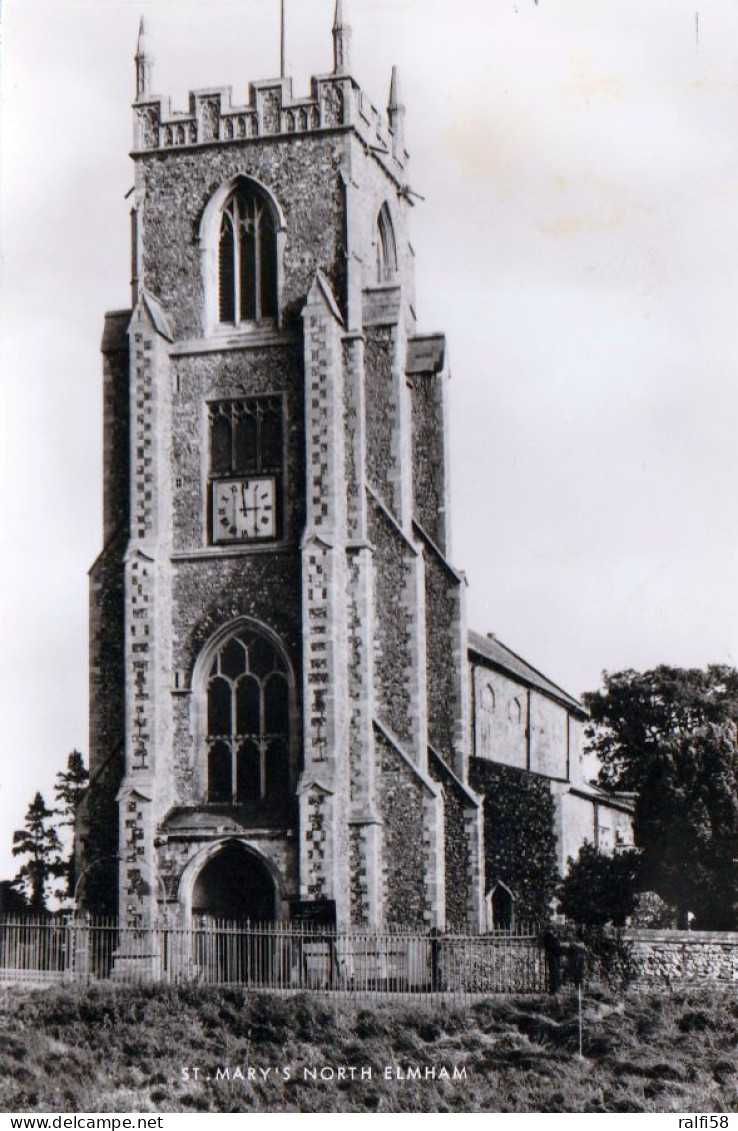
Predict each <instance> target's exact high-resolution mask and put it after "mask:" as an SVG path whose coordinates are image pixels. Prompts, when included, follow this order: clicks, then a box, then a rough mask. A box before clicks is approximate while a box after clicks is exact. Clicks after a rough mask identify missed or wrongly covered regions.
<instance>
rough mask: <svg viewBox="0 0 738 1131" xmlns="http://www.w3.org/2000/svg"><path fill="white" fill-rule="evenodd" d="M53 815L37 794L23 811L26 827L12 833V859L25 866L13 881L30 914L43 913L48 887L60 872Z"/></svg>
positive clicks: (59, 855) (59, 852)
mask: <svg viewBox="0 0 738 1131" xmlns="http://www.w3.org/2000/svg"><path fill="white" fill-rule="evenodd" d="M54 816H55V812H54V810H53V809H48V808H47V806H46V802H45V801H44V799H43V797H42V796H41V794H40V793H37V794H36V796H35V797H34V799H33V801H32V802H31V804H30V805H29V806H28V809H27V811H26V823H25V825H24V827H23V828H22V829H17V830H16V831H15V832H14V833H13V856H25V857H26V859H25V862H24V863H23V864H22V865H21V867H20V869H19V870H18V874H17V876H16V877H15V879H14V880H13V886H14V887H16V888H17V889H18V890H19V891H21V892H22V893H23V894H24V896H25V898H26V900H27V903H28V908H29V910H31V911H36V912H38V911H45V910H46V900H47V896H48V884H49V883H50V881H51V880H52V879H53V878H54V877H56V876H59V875H60V874H61V872H62V870H63V868H64V865H63V863H62V860H61V842H60V840H59V835H58V833H57V831H56V829H55V828H54V826H53V824H52V823H51V822H52V819H53V817H54Z"/></svg>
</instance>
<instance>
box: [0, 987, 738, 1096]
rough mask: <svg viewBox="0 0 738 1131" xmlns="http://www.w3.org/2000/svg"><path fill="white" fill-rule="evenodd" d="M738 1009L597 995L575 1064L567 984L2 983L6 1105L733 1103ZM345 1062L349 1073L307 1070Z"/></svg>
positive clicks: (671, 996) (695, 998) (711, 995)
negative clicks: (330, 995) (506, 994)
mask: <svg viewBox="0 0 738 1131" xmlns="http://www.w3.org/2000/svg"><path fill="white" fill-rule="evenodd" d="M737 1022H738V1003H736V1000H735V998H734V997H733V996H732V995H729V994H728V993H726V992H725V991H717V990H712V991H709V992H707V991H700V992H698V991H684V992H674V993H660V994H655V993H649V994H643V995H639V994H637V993H635V992H628V993H626V994H625V995H624V996H622V997H620V998H618V997H617V996H616V995H613V994H611V993H605V992H599V991H598V992H591V993H588V994H586V995H585V1006H584V1059H583V1060H581V1061H580V1060H579V1059H578V1056H577V1043H578V1038H577V1003H576V997H575V996H573V995H571V994H566V995H563V996H562V997H560V998H558V999H552V998H550V997H536V998H522V997H520V998H498V999H490V1000H489V1001H487V1002H483V1003H480V1004H477V1005H474V1006H471V1007H468V1008H464V1009H452V1008H445V1007H440V1006H439V1007H435V1008H430V1007H408V1006H397V1005H387V1004H377V1005H372V1006H370V1007H363V1008H362V1007H358V1006H355V1005H347V1004H346V1003H335V1004H329V1003H326V1002H324V1001H320V1000H314V999H309V998H307V997H297V998H288V999H280V998H273V997H262V996H257V995H249V994H248V993H247V992H245V991H243V990H240V989H196V988H173V987H155V988H146V989H143V988H142V989H138V988H135V989H134V988H119V989H116V988H114V987H113V986H100V987H90V988H81V987H78V988H70V989H68V990H61V989H52V990H47V991H35V992H24V991H21V990H10V989H9V990H0V1109H1V1110H3V1111H5V1112H8V1111H11V1112H32V1111H53V1112H74V1111H93V1112H94V1111H112V1112H114V1111H139V1112H172V1111H216V1112H241V1111H270V1112H277V1111H430V1112H452V1111H492V1112H497V1111H505V1112H519V1111H534V1112H568V1111H572V1112H619V1111H657V1112H665V1111H709V1112H726V1111H736V1110H738V1077H737V1072H738V1056H737V1055H736V1048H735V1033H736V1023H737ZM340 1067H342V1068H343V1069H344V1076H345V1077H346V1078H344V1079H338V1078H337V1076H338V1074H337V1076H336V1078H334V1079H333V1080H327V1081H320V1080H317V1081H313V1080H312V1079H310V1078H309V1077H310V1070H313V1069H317V1070H318V1072H319V1071H320V1069H321V1068H323V1069H331V1068H332V1069H334V1070H337V1069H338V1068H340ZM352 1067H353V1069H354V1073H353V1074H354V1076H356V1077H357V1078H356V1079H353V1080H352V1079H351V1078H350V1077H351V1072H350V1069H351V1068H352ZM185 1068H186V1069H187V1070H188V1074H189V1078H188V1079H185V1078H184V1076H183V1072H182V1070H183V1069H185ZM195 1068H197V1069H198V1079H195V1078H194V1071H193V1070H194V1069H195ZM226 1068H227V1069H228V1071H229V1074H230V1077H231V1078H230V1079H226V1078H222V1079H220V1080H219V1079H217V1076H218V1074H219V1072H220V1074H221V1075H222V1074H223V1070H224V1069H226ZM249 1068H251V1069H252V1070H254V1071H255V1074H256V1076H257V1078H256V1079H253V1080H249V1079H248V1076H249V1073H248V1069H249ZM362 1068H363V1069H364V1075H365V1077H366V1073H367V1069H371V1078H370V1079H369V1078H364V1079H363V1080H362V1079H361V1078H360V1075H361V1069H362ZM385 1068H389V1069H391V1070H392V1072H393V1076H394V1077H396V1074H397V1073H396V1070H397V1069H398V1068H399V1070H400V1073H401V1074H405V1075H406V1074H407V1070H408V1069H410V1068H412V1069H415V1068H420V1069H421V1072H422V1074H423V1076H426V1075H431V1073H430V1069H432V1068H435V1069H436V1079H432V1078H428V1079H425V1078H424V1079H421V1080H417V1079H416V1080H413V1079H397V1078H392V1079H385V1072H384V1070H385ZM441 1068H445V1069H446V1071H447V1072H448V1073H449V1076H450V1077H453V1069H454V1068H456V1070H457V1077H458V1076H460V1077H462V1078H460V1079H458V1078H457V1079H456V1080H454V1079H453V1078H450V1079H446V1078H442V1074H441V1073H440V1070H441ZM267 1069H272V1071H271V1072H269V1073H268V1074H267V1078H266V1079H264V1077H263V1074H262V1072H260V1070H263V1071H264V1072H265V1071H266V1070H267ZM306 1070H307V1074H308V1078H307V1079H306V1078H305V1075H306ZM426 1070H428V1071H426ZM285 1075H288V1076H289V1079H285V1078H284V1076H285ZM207 1077H210V1080H208V1079H207ZM242 1077H244V1078H242ZM439 1077H441V1078H439ZM464 1077H465V1078H464Z"/></svg>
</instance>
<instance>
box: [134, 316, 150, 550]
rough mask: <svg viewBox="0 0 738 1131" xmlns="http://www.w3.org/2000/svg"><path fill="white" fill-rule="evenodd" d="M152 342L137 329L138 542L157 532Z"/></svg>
mask: <svg viewBox="0 0 738 1131" xmlns="http://www.w3.org/2000/svg"><path fill="white" fill-rule="evenodd" d="M152 354H153V343H152V341H151V340H150V339H149V338H145V337H144V335H143V334H141V333H139V332H138V331H136V332H135V333H134V335H133V395H134V405H133V408H134V409H135V415H134V420H133V426H132V429H131V432H132V436H133V451H132V461H133V480H132V488H133V489H132V496H133V497H132V500H131V502H132V515H131V519H132V533H133V536H134V538H136V539H138V540H139V541H144V539H146V538H148V537H150V536H151V535H152V534H153V532H154V507H153V484H154V470H155V464H154V442H155V440H156V437H155V434H154V403H153V402H154V387H153V378H154V359H153V356H152Z"/></svg>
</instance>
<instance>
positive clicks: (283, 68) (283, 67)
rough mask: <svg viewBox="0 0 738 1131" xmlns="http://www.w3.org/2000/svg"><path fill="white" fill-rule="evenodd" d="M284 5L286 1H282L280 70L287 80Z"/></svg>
mask: <svg viewBox="0 0 738 1131" xmlns="http://www.w3.org/2000/svg"><path fill="white" fill-rule="evenodd" d="M284 3H285V0H281V20H280V68H281V70H280V75H281V77H282V78H285V75H286V71H287V62H286V59H285V37H284Z"/></svg>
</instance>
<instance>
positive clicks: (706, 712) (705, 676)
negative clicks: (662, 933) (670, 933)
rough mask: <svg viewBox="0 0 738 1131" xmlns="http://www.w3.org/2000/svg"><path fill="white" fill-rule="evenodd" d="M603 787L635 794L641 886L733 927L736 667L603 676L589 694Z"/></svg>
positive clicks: (737, 819)
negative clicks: (599, 685)
mask: <svg viewBox="0 0 738 1131" xmlns="http://www.w3.org/2000/svg"><path fill="white" fill-rule="evenodd" d="M584 701H585V703H586V705H587V707H588V708H589V711H590V713H591V718H592V722H591V725H590V727H589V728H588V739H589V744H588V750H589V751H590V752H594V753H596V754H597V756H598V757H599V759H600V761H601V764H602V769H601V773H600V784H601V785H602V786H603V787H604V788H606V789H610V790H613V789H619V790H625V791H630V792H633V793H634V794H635V795H636V802H635V837H636V844H637V845H638V846H639V847H640V848H641V849H642V851H643V869H642V878H641V882H642V884H643V885H644V886H645V887H652V888H653V890H654V891H657V892H658V893H659V895H661V896H663V898H664V899H666V900H667V902H669V903H673V904H674V905H675V906H676V907H677V908H679V910H680V913H681V917H682V921H684V920H685V919H686V915H687V912H688V911H691V912H693V913H694V914H695V915H696V917H697V922H696V924H695V925H696V926H700V927H704V928H705V929H710V928H712V929H726V928H731V927H735V926H736V923H737V915H738V907H737V906H736V898H737V895H736V879H737V876H736V864H735V860H736V857H738V728H737V726H736V723H737V722H738V672H736V670H735V669H734V668H729V667H724V666H717V665H715V666H712V667H709V668H707V669H706V670H705V671H702V670H700V669H689V670H685V669H681V668H670V667H665V666H662V667H658V668H655V669H654V670H653V671H649V672H644V673H643V674H641V673H639V672H634V671H624V672H617V673H615V674H613V675H610V674H608V673H607V672H606V673H605V674H604V690H603V691H597V692H594V693H592V694H589V695H585V696H584Z"/></svg>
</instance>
